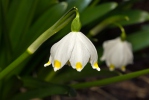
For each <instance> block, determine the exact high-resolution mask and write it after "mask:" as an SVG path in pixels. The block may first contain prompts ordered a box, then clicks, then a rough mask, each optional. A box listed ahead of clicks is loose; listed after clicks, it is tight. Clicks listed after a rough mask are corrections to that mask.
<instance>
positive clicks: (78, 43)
mask: <svg viewBox="0 0 149 100" xmlns="http://www.w3.org/2000/svg"><path fill="white" fill-rule="evenodd" d="M50 53H51V55H50V58H49V62H48V63H46V64H45V65H44V66H45V67H46V66H49V65H50V64H51V63H52V65H53V68H54V71H57V70H59V69H61V68H62V67H63V66H64V65H65V64H66V63H67V62H69V63H70V65H71V66H72V67H73V68H74V69H76V70H77V71H79V72H80V71H81V70H82V69H83V68H84V66H85V65H86V64H87V62H88V61H89V62H90V63H91V65H92V68H93V69H97V70H98V71H100V68H99V67H98V64H97V60H98V55H97V51H96V48H95V46H94V45H93V44H92V42H91V41H90V40H89V39H88V38H87V37H86V36H85V35H84V34H83V33H81V32H70V33H69V34H67V35H66V36H65V37H63V38H62V39H61V40H60V41H59V42H57V43H55V44H54V45H53V46H52V47H51V50H50Z"/></svg>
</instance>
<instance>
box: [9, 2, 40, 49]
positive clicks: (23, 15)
mask: <svg viewBox="0 0 149 100" xmlns="http://www.w3.org/2000/svg"><path fill="white" fill-rule="evenodd" d="M37 1H38V0H19V2H18V1H16V0H14V1H13V3H12V5H11V7H10V9H9V13H8V15H7V16H8V19H7V20H8V23H7V24H8V25H9V23H11V24H10V31H9V35H10V41H11V44H12V48H13V50H15V49H18V47H17V45H18V43H20V39H22V38H23V37H22V36H23V34H25V33H26V32H27V30H28V28H29V26H30V24H31V21H32V18H33V15H34V10H35V8H36V4H37ZM11 8H12V9H11Z"/></svg>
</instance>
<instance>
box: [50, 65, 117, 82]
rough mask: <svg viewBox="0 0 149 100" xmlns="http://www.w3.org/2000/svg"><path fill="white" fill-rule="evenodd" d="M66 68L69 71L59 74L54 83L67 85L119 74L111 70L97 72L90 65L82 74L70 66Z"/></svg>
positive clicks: (53, 80)
mask: <svg viewBox="0 0 149 100" xmlns="http://www.w3.org/2000/svg"><path fill="white" fill-rule="evenodd" d="M65 67H67V70H66V69H63V71H62V73H60V74H57V76H55V77H54V78H53V79H52V82H56V83H65V82H69V81H71V80H80V79H84V78H89V77H95V76H99V77H100V76H105V77H111V76H116V75H118V74H119V73H117V72H116V71H113V72H110V71H109V70H106V69H102V70H101V71H97V70H95V69H92V67H91V65H90V64H88V65H86V66H85V68H84V69H83V70H82V71H81V73H80V72H77V71H76V70H74V69H72V68H70V69H69V68H68V66H65ZM64 70H66V71H67V72H65V71H64Z"/></svg>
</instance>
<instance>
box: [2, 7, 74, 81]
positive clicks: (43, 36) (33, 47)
mask: <svg viewBox="0 0 149 100" xmlns="http://www.w3.org/2000/svg"><path fill="white" fill-rule="evenodd" d="M76 9H77V8H75V7H74V8H72V9H71V10H69V11H68V12H67V13H66V14H65V15H64V16H62V17H61V18H60V19H59V20H58V21H57V22H56V23H55V24H54V25H53V26H52V27H50V28H49V29H48V30H46V31H45V32H44V33H43V34H41V35H40V36H39V37H38V38H37V39H36V40H35V41H34V42H33V43H32V44H31V45H30V46H29V47H28V48H27V50H26V51H25V52H24V53H23V54H22V55H20V57H18V58H17V59H16V60H15V61H13V62H12V63H11V64H10V65H8V66H7V67H6V68H5V69H4V70H2V71H1V72H0V80H1V79H3V78H4V77H5V76H7V74H9V72H11V71H13V70H14V69H15V68H16V67H17V66H18V65H19V64H20V63H21V62H23V61H24V60H25V59H27V58H28V57H29V56H30V55H31V54H33V53H34V52H35V51H36V50H37V49H38V48H39V47H40V45H41V44H42V43H43V42H44V41H46V40H47V39H48V38H50V37H51V36H52V35H54V34H55V33H56V32H58V31H59V30H61V29H62V28H64V27H65V26H66V25H67V24H68V23H69V22H70V21H72V20H73V19H74V18H75V16H76Z"/></svg>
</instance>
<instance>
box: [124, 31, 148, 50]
mask: <svg viewBox="0 0 149 100" xmlns="http://www.w3.org/2000/svg"><path fill="white" fill-rule="evenodd" d="M127 40H128V41H129V42H130V43H131V44H132V46H133V50H134V51H138V50H141V49H143V48H146V47H148V46H149V29H147V30H141V31H138V32H135V33H132V34H131V35H128V37H127Z"/></svg>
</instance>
